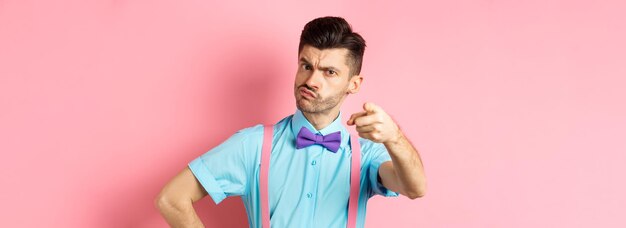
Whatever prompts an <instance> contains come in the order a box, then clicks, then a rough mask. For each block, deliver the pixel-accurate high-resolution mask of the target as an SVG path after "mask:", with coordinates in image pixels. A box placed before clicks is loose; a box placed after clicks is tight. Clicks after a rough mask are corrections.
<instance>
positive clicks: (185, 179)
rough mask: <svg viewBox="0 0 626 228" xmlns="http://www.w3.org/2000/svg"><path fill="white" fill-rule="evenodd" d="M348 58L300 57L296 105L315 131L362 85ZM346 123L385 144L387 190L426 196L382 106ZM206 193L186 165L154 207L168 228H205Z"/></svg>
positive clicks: (332, 52) (339, 53)
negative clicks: (200, 210) (198, 206)
mask: <svg viewBox="0 0 626 228" xmlns="http://www.w3.org/2000/svg"><path fill="white" fill-rule="evenodd" d="M347 54H348V50H347V49H345V48H332V49H323V50H320V49H317V48H315V47H311V46H309V45H305V46H304V47H303V48H302V50H301V51H300V53H299V54H298V70H297V72H296V77H295V81H294V97H295V99H296V106H297V107H298V109H300V110H301V111H302V113H303V114H304V116H305V117H306V118H307V120H308V121H309V122H310V123H311V124H312V125H313V126H314V127H315V128H316V129H318V130H319V129H323V128H324V127H326V126H328V125H329V124H330V123H332V122H333V120H335V119H336V118H337V117H338V115H339V110H340V108H341V104H342V103H343V101H344V100H345V98H346V97H347V96H348V95H349V94H355V93H357V92H358V91H359V89H360V86H361V83H362V82H363V77H361V76H360V75H350V74H351V66H350V65H349V64H348V62H349V61H348V60H349V59H348V57H347ZM352 72H353V71H352ZM347 124H348V126H355V127H356V130H357V132H358V133H359V136H361V137H363V138H366V139H369V140H372V141H374V142H378V143H383V144H384V145H385V147H386V148H387V150H388V151H389V155H390V156H391V159H392V161H387V162H385V163H383V164H382V165H381V166H380V168H379V175H380V177H381V180H382V184H383V185H384V186H385V187H386V188H388V189H390V190H392V191H395V192H399V193H401V194H402V195H405V196H407V197H408V198H410V199H415V198H418V197H422V196H424V194H425V191H426V177H425V175H424V168H423V165H422V162H421V159H420V157H419V154H418V152H417V150H416V149H415V148H414V147H413V145H412V144H411V143H410V142H409V140H408V139H407V138H406V137H405V136H404V134H403V133H402V131H401V130H400V128H399V126H398V125H397V124H396V123H395V121H394V120H393V119H392V118H391V116H390V115H388V114H387V113H386V112H385V111H384V110H383V109H382V108H381V107H380V106H378V105H375V104H373V103H371V102H367V103H365V104H363V111H361V112H358V113H354V114H352V116H351V117H350V119H349V120H348V122H347ZM206 195H207V192H206V191H205V190H204V188H203V187H202V186H201V184H200V183H199V182H198V180H197V179H196V178H195V176H194V175H193V173H192V172H191V170H190V169H189V168H188V167H185V168H184V169H183V170H182V171H181V172H180V173H178V174H177V175H176V176H175V177H174V178H173V179H172V180H170V181H169V182H168V183H167V184H166V185H165V187H164V188H163V189H162V190H161V192H160V193H159V195H158V196H157V197H156V199H155V201H154V203H155V206H156V207H157V208H158V209H159V211H160V213H161V214H162V216H163V217H164V218H165V220H166V221H167V222H168V224H169V225H170V226H171V227H204V225H203V224H202V222H201V221H200V218H199V217H198V215H197V214H196V212H195V210H194V208H193V203H194V202H196V201H198V200H200V199H202V198H204V197H205V196H206Z"/></svg>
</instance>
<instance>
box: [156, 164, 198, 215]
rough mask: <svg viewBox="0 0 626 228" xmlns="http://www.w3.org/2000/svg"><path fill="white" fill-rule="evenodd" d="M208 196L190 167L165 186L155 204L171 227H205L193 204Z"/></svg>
mask: <svg viewBox="0 0 626 228" xmlns="http://www.w3.org/2000/svg"><path fill="white" fill-rule="evenodd" d="M207 194H208V193H207V192H206V191H205V190H204V188H203V187H202V185H200V182H198V180H196V177H195V176H194V175H193V173H192V172H191V170H190V169H189V167H185V169H184V170H183V171H182V172H180V173H179V174H178V175H176V176H175V177H174V178H173V179H172V180H170V182H168V183H167V184H166V185H165V187H164V188H163V189H162V190H161V192H160V193H159V195H158V196H157V197H156V199H155V201H154V203H155V206H156V207H157V208H158V209H159V211H160V212H161V215H163V217H164V218H165V220H166V221H167V223H168V224H169V225H170V226H171V227H204V225H203V224H202V221H200V218H199V217H198V215H197V214H196V211H195V210H194V208H193V203H194V202H196V201H198V200H200V199H202V198H203V197H205V196H206V195H207Z"/></svg>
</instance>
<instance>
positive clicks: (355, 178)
mask: <svg viewBox="0 0 626 228" xmlns="http://www.w3.org/2000/svg"><path fill="white" fill-rule="evenodd" d="M273 133H274V127H273V126H272V125H265V126H264V130H263V145H262V147H261V148H262V149H261V167H260V171H261V175H260V177H259V181H260V183H259V188H260V189H259V190H260V194H261V224H262V227H263V228H269V227H270V206H269V192H268V186H269V167H270V154H271V153H272V138H273V135H274V134H273ZM350 145H351V147H352V158H351V162H352V164H351V166H350V198H349V200H348V224H347V228H353V227H354V228H356V216H357V208H358V204H359V192H360V188H361V147H360V145H359V142H358V138H357V137H356V136H355V134H350Z"/></svg>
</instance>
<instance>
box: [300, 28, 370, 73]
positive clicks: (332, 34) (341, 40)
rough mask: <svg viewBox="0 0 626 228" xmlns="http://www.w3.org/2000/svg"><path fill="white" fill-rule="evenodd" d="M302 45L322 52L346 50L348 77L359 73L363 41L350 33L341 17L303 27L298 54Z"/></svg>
mask: <svg viewBox="0 0 626 228" xmlns="http://www.w3.org/2000/svg"><path fill="white" fill-rule="evenodd" d="M304 45H310V46H312V47H315V48H317V49H320V50H323V49H328V48H346V49H348V60H349V61H351V62H349V63H347V64H348V65H349V66H350V76H353V75H358V74H360V73H361V64H362V63H363V53H364V52H365V40H364V39H363V37H361V35H359V34H358V33H355V32H352V27H350V24H348V22H347V21H346V20H345V19H343V18H341V17H320V18H316V19H314V20H312V21H310V22H309V23H307V24H306V25H305V26H304V29H303V30H302V34H301V35H300V45H299V47H298V54H300V52H301V51H302V48H303V47H304Z"/></svg>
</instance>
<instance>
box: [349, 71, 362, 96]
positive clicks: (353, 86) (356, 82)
mask: <svg viewBox="0 0 626 228" xmlns="http://www.w3.org/2000/svg"><path fill="white" fill-rule="evenodd" d="M361 82H363V77H361V75H354V76H352V77H350V81H349V82H348V94H355V93H358V92H359V89H361Z"/></svg>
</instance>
